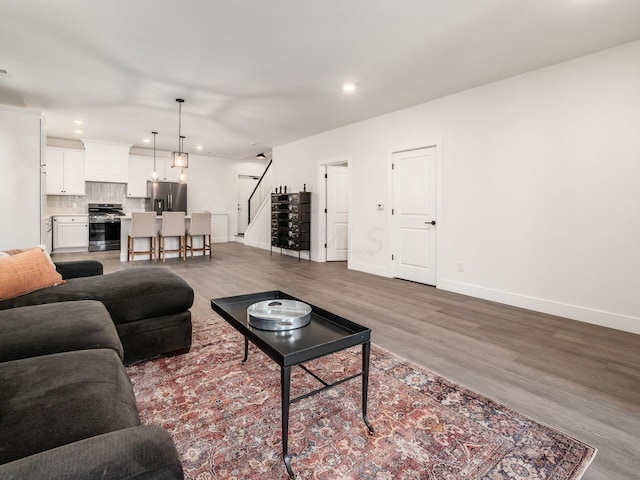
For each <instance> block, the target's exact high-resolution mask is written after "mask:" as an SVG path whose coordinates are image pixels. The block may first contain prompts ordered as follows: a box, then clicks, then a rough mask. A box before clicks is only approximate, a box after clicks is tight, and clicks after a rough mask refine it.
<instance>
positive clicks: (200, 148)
mask: <svg viewBox="0 0 640 480" xmlns="http://www.w3.org/2000/svg"><path fill="white" fill-rule="evenodd" d="M203 148H204V147H203V146H202V145H196V150H202V149H203Z"/></svg>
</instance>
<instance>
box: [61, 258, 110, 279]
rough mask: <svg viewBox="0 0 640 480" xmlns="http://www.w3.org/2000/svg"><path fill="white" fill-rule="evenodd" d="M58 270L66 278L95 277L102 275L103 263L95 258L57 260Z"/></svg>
mask: <svg viewBox="0 0 640 480" xmlns="http://www.w3.org/2000/svg"><path fill="white" fill-rule="evenodd" d="M56 270H57V271H58V273H59V274H60V275H62V278H63V279H65V280H68V279H70V278H80V277H93V276H96V275H102V264H101V263H100V262H97V261H95V260H78V261H74V262H56Z"/></svg>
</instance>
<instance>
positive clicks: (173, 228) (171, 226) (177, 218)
mask: <svg viewBox="0 0 640 480" xmlns="http://www.w3.org/2000/svg"><path fill="white" fill-rule="evenodd" d="M184 233H185V230H184V212H162V227H161V228H160V231H159V232H158V235H159V236H160V244H159V245H158V258H160V254H161V253H162V261H163V262H165V261H166V260H167V259H166V253H167V252H169V253H173V252H178V258H180V256H182V260H183V261H184V260H186V259H187V250H186V248H185V238H184ZM166 237H178V248H177V249H173V250H167V249H166V248H165V246H164V239H165V238H166Z"/></svg>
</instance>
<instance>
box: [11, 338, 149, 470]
mask: <svg viewBox="0 0 640 480" xmlns="http://www.w3.org/2000/svg"><path fill="white" fill-rule="evenodd" d="M0 384H1V385H2V389H0V432H2V435H1V436H0V439H1V441H0V464H3V463H7V462H11V461H13V460H16V459H19V458H23V457H27V456H29V455H33V454H36V453H38V452H42V451H45V450H49V449H51V448H56V447H59V446H62V445H66V444H68V443H72V442H76V441H78V440H82V439H85V438H90V437H94V436H96V435H101V434H103V433H108V432H113V431H116V430H120V429H124V428H129V427H133V426H136V425H139V424H140V419H139V417H138V412H137V409H136V403H135V397H134V395H133V389H132V388H131V382H130V381H129V377H128V376H127V373H126V371H125V369H124V366H123V365H122V362H121V361H120V359H119V358H118V355H117V354H116V353H115V352H114V351H113V350H103V349H101V350H81V351H76V352H65V353H56V354H53V355H44V356H40V357H34V358H28V359H24V360H15V361H12V362H5V363H0Z"/></svg>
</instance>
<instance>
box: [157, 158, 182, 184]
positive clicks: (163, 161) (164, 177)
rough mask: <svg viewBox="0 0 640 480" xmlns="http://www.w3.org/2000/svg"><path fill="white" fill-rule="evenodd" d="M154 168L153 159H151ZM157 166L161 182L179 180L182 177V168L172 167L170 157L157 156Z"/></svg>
mask: <svg viewBox="0 0 640 480" xmlns="http://www.w3.org/2000/svg"><path fill="white" fill-rule="evenodd" d="M151 164H152V168H153V159H152V160H151ZM156 167H157V168H158V180H160V181H161V182H177V181H179V179H180V169H179V168H171V159H170V158H158V157H156Z"/></svg>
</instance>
